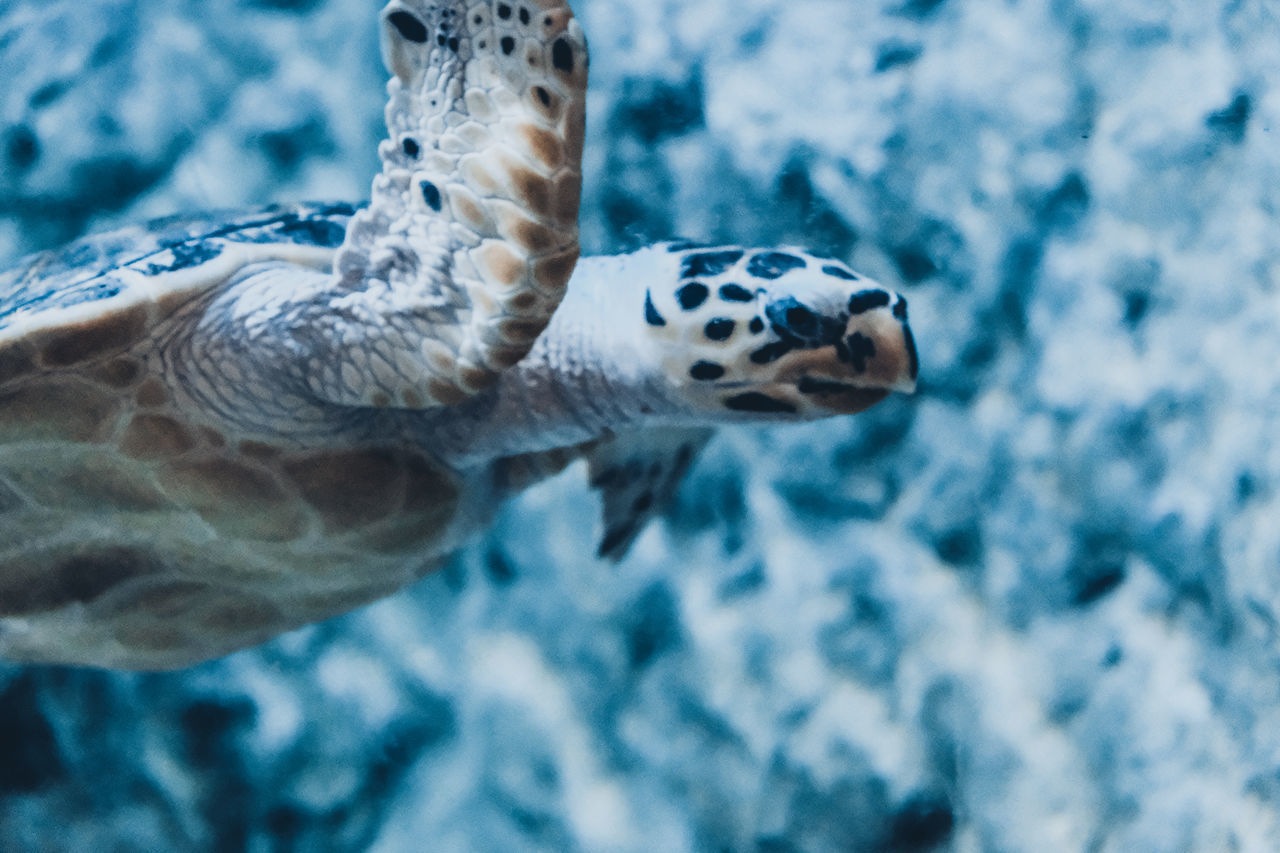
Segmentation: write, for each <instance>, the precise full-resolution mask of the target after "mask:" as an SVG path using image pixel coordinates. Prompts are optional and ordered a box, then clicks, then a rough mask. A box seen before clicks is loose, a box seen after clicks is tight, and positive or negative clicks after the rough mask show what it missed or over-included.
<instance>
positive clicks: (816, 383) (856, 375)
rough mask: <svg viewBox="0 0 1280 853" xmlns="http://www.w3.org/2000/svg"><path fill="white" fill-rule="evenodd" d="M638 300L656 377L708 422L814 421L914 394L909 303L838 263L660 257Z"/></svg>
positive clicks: (679, 252) (674, 250)
mask: <svg viewBox="0 0 1280 853" xmlns="http://www.w3.org/2000/svg"><path fill="white" fill-rule="evenodd" d="M666 250H667V251H668V252H669V253H670V254H671V255H672V256H673V260H674V261H675V263H674V265H673V266H674V267H675V269H674V273H675V275H674V277H669V276H670V267H669V266H668V265H667V264H663V266H664V267H667V270H666V271H665V272H666V273H667V274H666V275H664V276H663V278H664V279H665V280H666V284H665V285H660V284H657V283H651V284H650V286H649V289H648V291H647V293H646V295H645V305H644V312H645V323H646V325H647V326H648V331H649V332H650V334H651V335H653V336H654V337H656V338H658V339H659V340H660V341H661V345H660V349H661V351H662V353H663V364H662V367H663V372H664V373H665V375H666V376H667V377H668V381H669V382H670V383H671V384H672V385H673V386H674V388H675V393H676V395H677V396H678V398H679V400H680V402H681V403H682V404H683V405H684V406H690V407H692V408H693V409H694V410H695V411H696V412H698V413H699V414H700V415H712V416H713V419H715V420H730V421H733V420H759V419H765V420H813V419H817V418H823V417H827V416H830V415H837V414H852V413H854V412H860V411H862V410H864V409H867V408H869V407H870V406H873V405H875V404H876V403H878V402H880V401H881V400H883V399H884V398H885V397H887V396H888V395H889V393H890V392H892V391H904V392H908V393H909V392H911V391H913V390H914V389H915V383H916V375H917V373H918V370H919V361H918V357H917V355H916V348H915V342H914V340H913V338H912V334H911V329H910V327H909V326H908V324H907V302H906V300H905V299H904V298H903V297H901V296H900V295H898V294H896V293H893V292H892V291H889V290H886V289H885V288H883V287H881V286H880V285H879V284H877V283H876V282H874V281H871V280H869V279H866V278H864V277H862V276H860V275H858V274H856V273H854V272H853V271H852V270H850V269H849V268H848V267H846V266H845V265H844V264H841V263H839V262H837V261H832V260H826V259H822V258H817V257H814V256H813V255H809V254H806V253H804V252H799V251H796V250H793V249H753V250H746V249H739V248H719V249H695V248H681V247H679V246H678V245H677V246H675V247H670V246H669V247H667V248H666Z"/></svg>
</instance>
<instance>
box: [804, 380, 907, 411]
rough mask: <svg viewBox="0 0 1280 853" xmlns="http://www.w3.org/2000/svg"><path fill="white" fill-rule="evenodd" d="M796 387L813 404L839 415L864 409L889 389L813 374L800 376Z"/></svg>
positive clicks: (885, 394)
mask: <svg viewBox="0 0 1280 853" xmlns="http://www.w3.org/2000/svg"><path fill="white" fill-rule="evenodd" d="M796 389H797V390H798V391H799V392H800V393H801V394H803V395H804V396H805V398H806V399H808V400H811V401H812V402H813V403H814V405H817V406H821V407H822V408H824V409H827V410H828V411H831V412H834V413H836V414H840V415H853V414H857V413H858V412H862V411H865V410H867V409H869V408H871V407H872V406H874V405H875V404H876V403H879V402H880V401H881V400H883V399H884V398H885V397H888V396H889V391H890V389H888V388H868V387H866V386H864V385H852V384H850V383H848V382H839V381H836V380H833V379H819V378H817V377H813V376H802V377H800V381H799V382H798V383H797V384H796Z"/></svg>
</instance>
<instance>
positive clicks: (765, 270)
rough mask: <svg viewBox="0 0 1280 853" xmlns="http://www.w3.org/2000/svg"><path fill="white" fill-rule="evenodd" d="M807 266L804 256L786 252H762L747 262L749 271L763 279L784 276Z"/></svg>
mask: <svg viewBox="0 0 1280 853" xmlns="http://www.w3.org/2000/svg"><path fill="white" fill-rule="evenodd" d="M806 266H807V264H806V263H805V260H804V258H797V257H796V256H795V255H788V254H787V253H786V252H761V253H760V254H758V255H754V256H752V258H751V261H750V263H748V264H747V273H748V274H750V275H752V276H754V277H756V278H763V279H770V280H772V279H775V278H782V277H783V276H784V275H786V274H787V273H789V272H791V271H792V270H802V269H804V268H805V267H806Z"/></svg>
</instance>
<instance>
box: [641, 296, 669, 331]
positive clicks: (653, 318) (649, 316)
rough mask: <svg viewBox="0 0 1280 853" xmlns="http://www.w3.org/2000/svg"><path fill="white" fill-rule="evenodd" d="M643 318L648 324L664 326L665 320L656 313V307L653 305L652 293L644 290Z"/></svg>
mask: <svg viewBox="0 0 1280 853" xmlns="http://www.w3.org/2000/svg"><path fill="white" fill-rule="evenodd" d="M644 319H645V322H647V323H648V324H649V325H650V326H665V325H667V321H666V320H664V319H663V318H662V315H661V314H659V313H658V309H657V308H654V307H653V293H651V292H646V293H645V295H644Z"/></svg>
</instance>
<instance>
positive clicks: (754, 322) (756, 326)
mask: <svg viewBox="0 0 1280 853" xmlns="http://www.w3.org/2000/svg"><path fill="white" fill-rule="evenodd" d="M747 328H749V329H750V330H751V334H753V335H758V334H760V333H761V332H763V331H764V320H761V319H760V318H759V317H752V318H751V325H750V326H748V327H747Z"/></svg>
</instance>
